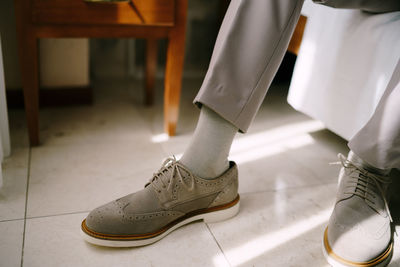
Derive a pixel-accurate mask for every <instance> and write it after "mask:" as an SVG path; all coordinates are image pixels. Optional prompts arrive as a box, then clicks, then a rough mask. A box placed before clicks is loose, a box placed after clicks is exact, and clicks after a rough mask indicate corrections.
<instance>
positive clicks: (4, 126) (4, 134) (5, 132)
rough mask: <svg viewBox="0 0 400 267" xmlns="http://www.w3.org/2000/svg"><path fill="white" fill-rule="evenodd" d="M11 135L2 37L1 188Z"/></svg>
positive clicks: (0, 105)
mask: <svg viewBox="0 0 400 267" xmlns="http://www.w3.org/2000/svg"><path fill="white" fill-rule="evenodd" d="M10 150H11V149H10V134H9V129H8V116H7V103H6V90H5V82H4V69H3V55H2V49H1V37H0V187H1V186H2V184H3V169H2V162H3V158H4V157H7V156H9V155H10Z"/></svg>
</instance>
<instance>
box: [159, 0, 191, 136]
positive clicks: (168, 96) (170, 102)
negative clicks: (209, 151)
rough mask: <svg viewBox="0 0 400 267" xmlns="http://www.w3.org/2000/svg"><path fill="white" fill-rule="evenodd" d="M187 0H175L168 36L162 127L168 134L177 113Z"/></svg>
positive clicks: (172, 131)
mask: <svg viewBox="0 0 400 267" xmlns="http://www.w3.org/2000/svg"><path fill="white" fill-rule="evenodd" d="M186 12H187V0H177V1H176V9H175V16H176V22H175V26H174V28H173V29H171V31H170V34H169V37H168V48H167V62H166V68H165V83H164V129H165V131H166V133H167V134H168V135H169V136H173V135H175V131H176V124H177V122H178V115H179V100H180V95H181V87H182V72H183V60H184V51H185V30H186Z"/></svg>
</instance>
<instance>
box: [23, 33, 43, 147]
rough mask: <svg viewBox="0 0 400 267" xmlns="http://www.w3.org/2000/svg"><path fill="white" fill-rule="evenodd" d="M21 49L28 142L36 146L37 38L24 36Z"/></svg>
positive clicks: (37, 140)
mask: <svg viewBox="0 0 400 267" xmlns="http://www.w3.org/2000/svg"><path fill="white" fill-rule="evenodd" d="M22 49H24V50H25V52H23V57H22V59H21V62H22V64H23V65H22V67H21V68H22V86H23V90H24V102H25V112H26V119H27V124H28V133H29V142H30V144H31V146H37V145H39V80H38V74H39V73H38V40H37V39H36V38H35V37H33V36H28V37H26V38H25V42H23V48H22ZM20 54H21V53H20Z"/></svg>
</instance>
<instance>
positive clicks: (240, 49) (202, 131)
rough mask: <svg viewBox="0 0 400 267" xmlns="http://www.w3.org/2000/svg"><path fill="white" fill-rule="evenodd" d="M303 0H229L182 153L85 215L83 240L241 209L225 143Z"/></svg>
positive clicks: (114, 237)
mask: <svg viewBox="0 0 400 267" xmlns="http://www.w3.org/2000/svg"><path fill="white" fill-rule="evenodd" d="M303 1H304V0H244V1H243V0H242V1H241V0H233V1H232V2H231V5H230V7H229V9H228V11H227V14H226V16H225V19H224V22H223V25H222V27H221V30H220V33H219V35H218V38H217V42H216V44H215V48H214V52H213V56H212V60H211V63H210V67H209V70H208V73H207V76H206V78H205V80H204V83H203V85H202V87H201V89H200V92H199V94H198V95H197V97H196V99H195V103H197V104H198V105H199V106H203V108H202V110H201V115H200V120H199V123H198V126H197V128H196V131H195V134H194V135H193V140H192V142H191V144H190V145H189V147H188V149H187V151H185V153H184V155H183V157H182V160H181V161H176V160H175V159H174V158H171V159H168V160H167V161H166V162H165V163H164V164H163V166H162V168H161V169H160V170H159V171H158V172H157V173H156V174H154V176H153V178H152V179H151V181H150V182H149V183H148V184H147V185H146V186H145V188H144V189H143V190H141V191H139V192H136V193H133V194H130V195H128V196H125V197H122V198H120V199H117V200H115V201H113V202H110V203H108V204H106V205H104V206H101V207H99V208H97V209H95V210H93V211H92V212H91V213H90V214H89V215H88V217H87V218H86V220H84V221H83V222H82V232H83V234H84V236H85V239H86V240H88V241H89V242H91V243H94V244H98V245H104V246H118V247H125V246H140V245H145V244H150V243H153V242H156V241H157V240H159V239H161V238H163V237H164V236H165V235H166V234H168V233H169V232H170V231H173V230H174V229H176V228H177V227H179V226H181V225H183V224H186V223H189V222H191V221H193V220H199V219H203V220H205V221H219V220H224V219H227V218H230V217H232V216H234V215H235V214H236V213H237V212H238V208H239V195H238V193H237V191H238V175H237V167H236V165H235V163H234V162H229V163H228V164H229V165H228V166H227V155H228V152H229V148H230V146H231V143H232V140H233V137H234V135H235V133H236V132H237V130H241V131H242V132H245V131H246V130H247V128H248V127H249V125H250V123H251V121H252V120H253V118H254V116H255V114H256V112H257V110H258V109H259V107H260V105H261V103H262V101H263V98H264V96H265V94H266V92H267V90H268V87H269V85H270V83H271V81H272V79H273V77H274V75H275V73H276V71H277V69H278V67H279V65H280V63H281V61H282V58H283V55H284V53H285V51H286V49H287V46H288V43H289V40H290V37H291V35H292V33H293V31H294V28H295V26H296V23H297V20H298V18H299V16H300V11H301V7H302V4H303ZM210 162H211V164H210ZM221 172H222V173H221Z"/></svg>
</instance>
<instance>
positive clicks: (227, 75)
mask: <svg viewBox="0 0 400 267" xmlns="http://www.w3.org/2000/svg"><path fill="white" fill-rule="evenodd" d="M303 2H304V0H232V2H231V4H230V6H229V8H228V11H227V14H226V15H225V18H224V21H223V23H222V26H221V29H220V32H219V34H218V38H217V42H216V44H215V47H214V52H213V55H212V58H211V62H210V66H209V69H208V72H207V75H206V77H205V79H204V82H203V85H202V87H201V88H200V91H199V93H198V95H197V96H196V98H195V100H194V102H195V103H196V104H199V105H201V104H204V105H206V106H208V107H209V108H211V109H213V110H214V111H215V112H216V113H218V114H219V115H220V116H222V117H223V118H224V119H226V120H227V121H229V122H231V123H232V124H233V125H235V126H236V127H237V128H239V129H240V131H242V132H246V131H247V129H248V127H249V125H250V124H251V122H252V121H253V119H254V117H255V115H256V113H257V111H258V109H259V107H260V105H261V103H262V101H263V99H264V97H265V94H266V93H267V90H268V88H269V86H270V84H271V82H272V79H273V77H274V76H275V73H276V71H277V70H278V67H279V65H280V63H281V61H282V58H283V56H284V54H285V51H286V49H287V46H288V44H289V41H290V38H291V36H292V34H293V31H294V29H295V26H296V23H297V21H298V18H299V16H300V11H301V7H302V5H303Z"/></svg>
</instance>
